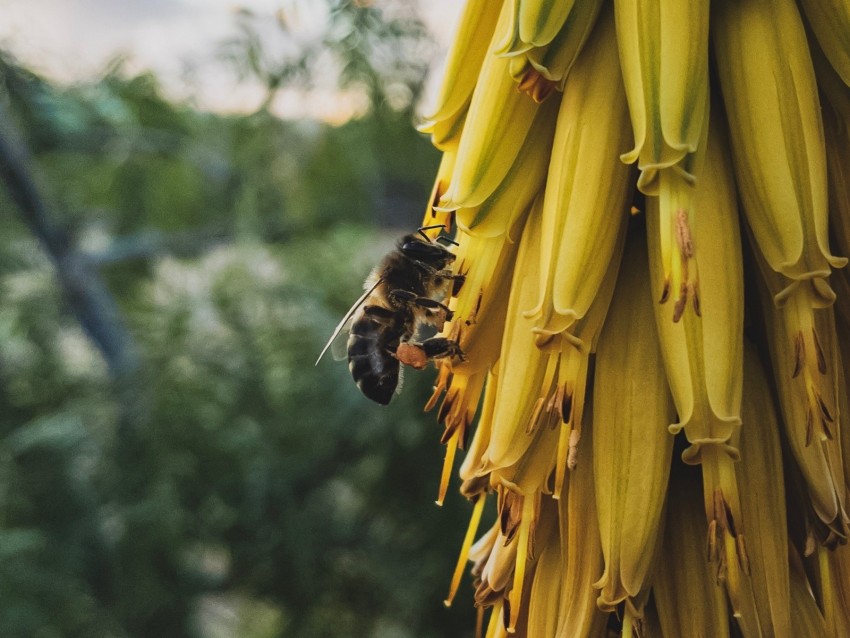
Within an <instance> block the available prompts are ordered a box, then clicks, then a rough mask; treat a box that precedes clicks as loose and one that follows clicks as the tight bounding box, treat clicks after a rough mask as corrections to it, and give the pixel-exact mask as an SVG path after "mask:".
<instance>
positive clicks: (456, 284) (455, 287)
mask: <svg viewBox="0 0 850 638" xmlns="http://www.w3.org/2000/svg"><path fill="white" fill-rule="evenodd" d="M433 274H434V277H435V278H436V279H447V280H449V281H451V282H452V297H457V294H458V293H459V292H460V289H461V288H463V284H464V282H465V281H466V275H464V274H462V273H458V274H454V273H453V272H452V271H451V270H439V271H437V272H435V273H433Z"/></svg>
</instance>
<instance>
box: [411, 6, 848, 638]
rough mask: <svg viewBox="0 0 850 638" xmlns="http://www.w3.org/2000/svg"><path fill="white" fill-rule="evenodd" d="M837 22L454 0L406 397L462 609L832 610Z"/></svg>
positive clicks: (832, 624)
mask: <svg viewBox="0 0 850 638" xmlns="http://www.w3.org/2000/svg"><path fill="white" fill-rule="evenodd" d="M848 34H850V4H848V3H847V2H846V1H845V0H800V3H799V7H798V4H797V3H795V1H794V0H714V1H713V2H711V6H709V1H708V0H688V1H687V2H683V1H682V0H503V1H501V2H497V1H495V0H467V4H466V7H465V9H464V11H463V13H462V15H461V18H460V23H459V26H458V30H457V33H456V38H455V41H454V45H453V47H452V49H451V51H450V53H449V57H448V61H447V64H446V69H445V77H444V81H443V84H442V87H441V91H440V93H439V96H438V99H437V104H436V107H435V108H434V110H433V113H432V114H430V115H429V116H428V117H427V122H426V123H425V124H424V125H423V127H422V130H424V131H426V132H427V133H429V134H430V135H431V136H432V139H433V143H434V144H435V145H436V147H437V148H439V149H440V150H441V151H442V152H443V159H442V163H441V164H440V167H439V171H438V175H437V178H436V183H435V186H434V192H433V197H432V201H431V202H430V203H429V206H428V208H427V211H426V214H425V224H426V225H434V224H445V225H447V226H451V227H453V228H454V230H455V235H454V238H455V240H456V241H457V242H458V244H459V245H458V248H457V250H456V260H455V262H454V268H455V272H458V273H462V274H463V275H465V283H464V285H463V287H462V288H461V289H460V290H459V291H458V292H457V294H456V295H455V296H453V297H452V298H451V299H450V300H449V305H450V307H451V309H452V311H453V316H452V320H451V321H450V322H447V323H446V324H445V326H444V329H443V333H442V334H443V336H445V337H447V338H449V339H451V340H453V341H456V342H458V343H459V345H460V348H461V350H462V351H463V352H464V355H465V356H464V358H463V359H462V360H461V359H460V358H451V359H450V358H445V359H441V360H439V362H438V377H437V381H436V385H435V391H434V395H433V397H432V399H431V400H430V402H429V405H428V406H427V407H428V408H433V407H436V406H437V405H438V404H439V405H440V407H439V410H438V419H439V421H440V423H442V424H443V425H444V426H445V434H444V439H443V440H444V442H445V443H446V445H447V455H446V459H447V461H446V467H445V470H444V474H443V481H442V484H441V486H440V495H439V500H440V501H442V499H443V498H444V496H445V493H446V489H447V485H448V483H449V476H450V473H451V468H452V462H453V459H454V457H455V451H456V450H457V449H459V448H460V449H465V450H466V455H465V458H464V460H463V463H462V465H461V466H460V476H461V479H462V486H461V492H462V493H463V494H464V495H465V496H467V497H468V498H470V499H471V500H473V501H474V502H475V506H474V509H473V516H472V524H471V525H470V529H469V531H468V533H467V536H466V539H465V542H464V544H463V548H462V551H461V558H460V562H459V564H458V570H457V572H456V574H455V577H454V579H453V582H452V588H451V592H450V595H449V600H448V601H447V602H450V601H451V599H452V598H453V597H454V594H455V590H456V589H457V585H458V582H459V581H460V579H461V574H462V571H463V568H464V566H465V564H466V563H467V562H468V561H471V562H472V564H473V567H472V573H473V576H474V579H475V587H476V589H475V595H474V598H475V603H476V605H477V606H478V607H479V609H480V610H481V612H480V613H481V618H480V619H481V627H480V630H479V633H485V632H486V635H487V636H488V638H492V637H494V636H503V635H505V634H506V633H516V634H517V635H528V636H535V637H543V638H548V637H556V636H557V637H559V638H572V637H582V636H590V637H596V636H607V635H609V633H610V632H612V631H618V632H622V635H624V636H631V635H632V634H633V633H634V634H635V635H644V636H670V637H678V636H697V635H700V636H729V635H739V634H740V635H743V636H745V637H747V638H750V637H754V636H792V635H793V636H828V635H835V636H848V635H850V549H848V547H847V546H846V541H847V534H848V525H849V524H850V518H848V483H850V429H848V427H850V422H849V421H848V418H850V410H848V405H847V397H848V379H847V372H846V371H845V365H846V364H842V360H843V361H845V362H850V276H848V274H847V272H846V270H842V269H841V268H842V267H843V266H844V265H845V263H846V259H844V258H842V257H838V256H836V255H837V254H843V255H847V254H850V35H848ZM433 232H436V231H433ZM830 240H831V241H832V243H833V245H834V247H835V253H833V251H832V250H831V249H830ZM473 423H476V425H475V427H474V431H473V425H472V424H473ZM488 498H489V499H493V498H495V500H496V503H497V509H498V516H497V520H496V522H495V524H494V525H493V527H492V528H491V529H490V530H489V531H486V532H484V533H483V534H482V535H481V536H480V538H478V540H477V541H475V542H474V543H473V541H474V540H475V538H476V536H477V534H478V532H477V531H476V527H477V525H478V521H479V520H480V518H481V513H482V508H483V505H484V502H485V499H488ZM485 610H492V611H491V613H490V616H489V620H487V621H486V629H485V616H486V611H485Z"/></svg>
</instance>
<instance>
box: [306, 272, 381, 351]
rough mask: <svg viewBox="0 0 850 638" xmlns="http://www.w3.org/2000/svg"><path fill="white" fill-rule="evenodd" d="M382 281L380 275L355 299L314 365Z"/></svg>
mask: <svg viewBox="0 0 850 638" xmlns="http://www.w3.org/2000/svg"><path fill="white" fill-rule="evenodd" d="M382 281H383V279H382V278H380V277H379V278H378V279H377V281H375V283H374V284H372V286H371V287H370V288H367V289H366V291H365V292H364V293H363V294H362V295H360V299H358V300H357V301H355V302H354V305H353V306H351V308H349V309H348V312H346V313H345V316H344V317H343V318H342V320H341V321H340V322H339V325H337V327H336V328H334V331H333V334H332V335H331V338H330V339H328V342H327V343H326V344H325V347H324V348H322V351H321V352H320V353H319V358H318V359H316V363H315V364H313V365H319V361H321V360H322V357H324V356H325V353H326V352H327V351H328V348H330V347H331V344H332V343H333V342H334V339H336V338H337V336H338V335H339V333H340V332H342V329H343V328H344V327H345V324H346V323H348V320H349V319H351V317H353V316H354V313H355V312H357V309H358V308H359V307H360V306H362V305H363V302H364V301H366V299H367V298H368V297H369V295H371V294H372V292H374V290H375V288H377V287H378V286H379V285H380V283H381V282H382Z"/></svg>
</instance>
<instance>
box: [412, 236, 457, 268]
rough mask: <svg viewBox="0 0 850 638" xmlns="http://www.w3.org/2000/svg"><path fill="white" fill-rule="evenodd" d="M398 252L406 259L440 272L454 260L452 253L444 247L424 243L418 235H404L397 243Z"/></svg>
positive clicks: (427, 242) (433, 243)
mask: <svg viewBox="0 0 850 638" xmlns="http://www.w3.org/2000/svg"><path fill="white" fill-rule="evenodd" d="M399 250H400V251H401V252H402V254H403V255H404V256H405V257H407V258H408V259H412V260H414V261H419V262H422V263H424V264H428V265H429V266H432V267H434V268H436V269H437V270H442V269H443V268H445V267H446V266H448V265H449V264H450V263H452V262H453V261H454V260H455V255H454V253H451V252H449V251H448V250H447V249H446V248H445V246H441V245H440V244H438V243H436V242H432V241H425V240H424V239H422V238H421V237H420V236H418V235H405V236H404V237H403V238H402V240H401V242H399Z"/></svg>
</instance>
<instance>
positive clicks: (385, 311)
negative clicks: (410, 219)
mask: <svg viewBox="0 0 850 638" xmlns="http://www.w3.org/2000/svg"><path fill="white" fill-rule="evenodd" d="M434 228H442V226H426V227H423V228H420V229H419V230H418V232H417V233H411V234H409V235H405V236H404V237H402V238H401V239H400V240H399V242H398V244H397V245H396V248H395V249H394V250H392V251H391V252H390V253H389V254H387V255H386V256H385V257H384V258H383V260H382V261H381V263H380V264H379V265H378V266H377V267H376V268H375V269H374V270H373V271H372V273H371V274H370V275H369V278H368V279H367V280H366V283H365V284H364V289H365V292H364V293H363V295H362V296H361V297H360V298H359V299H358V300H357V301H356V302H354V305H353V306H352V307H351V309H350V310H349V311H348V312H347V313H346V314H345V316H344V317H343V318H342V321H340V323H339V325H338V326H337V327H336V329H335V330H334V333H333V334H332V335H331V338H330V339H329V340H328V343H327V344H326V345H325V347H324V349H323V350H322V352H321V354H320V355H319V358H318V359H317V360H316V363H317V364H318V363H319V361H320V360H321V358H322V356H324V354H325V352H327V350H328V348H329V347H330V345H331V343H333V341H334V339H336V337H337V335H339V333H340V332H341V331H342V330H343V329H344V328H345V326H346V325H347V324H349V322H350V326H351V327H350V331H349V336H348V343H347V349H348V368H349V370H350V371H351V376H352V377H353V378H354V382H355V383H356V384H357V387H358V388H359V389H360V391H361V392H362V393H363V394H364V395H365V396H366V397H367V398H369V399H371V400H372V401H375V402H376V403H380V404H381V405H387V404H388V403H389V402H390V399H392V396H393V394H394V393H395V391H396V388H397V387H398V385H399V379H400V377H401V370H402V368H401V366H402V364H403V365H408V366H411V367H413V368H417V369H421V368H423V367H425V365H426V364H427V363H428V361H430V360H431V359H435V358H440V357H463V353H462V352H461V350H460V347H459V346H458V344H457V342H455V341H452V340H451V339H446V338H443V337H432V338H430V339H425V340H424V341H421V342H420V341H415V340H414V338H415V337H416V336H417V334H418V332H419V330H420V328H421V327H422V326H426V325H430V326H434V327H436V328H437V330H440V329H442V326H443V323H444V322H446V321H450V320H451V318H452V311H451V310H450V309H449V308H448V306H446V305H445V304H444V303H443V302H442V301H441V300H442V299H445V298H446V297H447V296H448V294H449V293H450V292H452V293H454V294H456V293H457V291H458V290H459V289H460V286H461V285H462V284H463V281H464V276H463V275H456V274H453V273H452V272H451V270H449V269H448V267H449V266H450V265H451V264H452V262H454V260H455V255H454V254H453V253H452V252H451V251H450V250H448V249H447V248H446V247H445V246H443V245H441V244H439V243H437V240H440V239H442V240H444V241H447V242H450V243H454V242H452V240H450V239H448V238H446V237H438V238H437V239H436V240H431V239H430V238H429V237H428V235H426V234H425V231H426V230H431V229H434Z"/></svg>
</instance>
